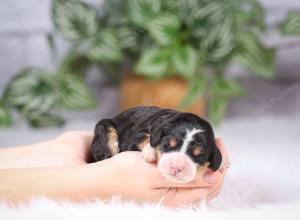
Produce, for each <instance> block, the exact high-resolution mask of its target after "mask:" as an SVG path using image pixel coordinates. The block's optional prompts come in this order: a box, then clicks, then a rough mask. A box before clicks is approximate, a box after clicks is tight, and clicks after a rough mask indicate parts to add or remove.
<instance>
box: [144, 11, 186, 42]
mask: <svg viewBox="0 0 300 220" xmlns="http://www.w3.org/2000/svg"><path fill="white" fill-rule="evenodd" d="M179 28H180V20H179V19H178V17H177V16H175V15H173V14H163V15H159V16H157V17H156V18H155V19H153V20H152V21H150V22H149V24H148V25H147V29H148V31H149V33H150V35H151V36H152V37H153V39H154V40H155V41H156V43H157V44H158V45H162V46H164V45H170V44H172V43H173V42H174V41H175V39H176V38H178V36H179Z"/></svg>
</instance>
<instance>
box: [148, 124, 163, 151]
mask: <svg viewBox="0 0 300 220" xmlns="http://www.w3.org/2000/svg"><path fill="white" fill-rule="evenodd" d="M164 132H165V128H164V127H156V128H152V129H151V132H150V144H151V146H152V147H156V146H157V145H158V144H159V142H160V140H161V139H162V137H163V136H164Z"/></svg>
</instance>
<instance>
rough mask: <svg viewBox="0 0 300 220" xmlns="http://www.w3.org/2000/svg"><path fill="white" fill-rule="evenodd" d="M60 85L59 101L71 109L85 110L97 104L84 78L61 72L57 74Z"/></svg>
mask: <svg viewBox="0 0 300 220" xmlns="http://www.w3.org/2000/svg"><path fill="white" fill-rule="evenodd" d="M57 81H58V85H59V91H60V92H59V103H60V104H61V105H62V106H64V107H66V108H69V109H75V110H85V109H92V108H95V107H96V106H97V102H96V100H95V98H94V96H93V95H92V94H91V91H90V89H89V88H88V87H87V86H86V85H85V83H84V81H83V79H82V78H81V77H79V76H76V75H73V74H66V73H64V74H60V75H58V76H57Z"/></svg>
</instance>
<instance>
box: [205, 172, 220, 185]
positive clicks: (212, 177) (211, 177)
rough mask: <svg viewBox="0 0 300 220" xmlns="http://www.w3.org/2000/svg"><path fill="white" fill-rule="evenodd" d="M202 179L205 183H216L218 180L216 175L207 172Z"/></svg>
mask: <svg viewBox="0 0 300 220" xmlns="http://www.w3.org/2000/svg"><path fill="white" fill-rule="evenodd" d="M204 180H205V181H206V182H207V183H211V184H213V183H216V182H217V181H218V176H217V175H215V174H214V173H207V174H205V175H204Z"/></svg>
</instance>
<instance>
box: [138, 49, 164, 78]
mask: <svg viewBox="0 0 300 220" xmlns="http://www.w3.org/2000/svg"><path fill="white" fill-rule="evenodd" d="M168 66H169V59H168V58H167V57H166V56H165V55H164V51H163V50H161V49H158V48H152V49H149V50H146V51H145V52H144V53H143V55H142V57H141V58H140V59H139V61H138V63H137V65H136V67H135V71H136V73H137V74H141V75H146V76H150V77H161V76H163V75H164V74H166V72H167V70H168Z"/></svg>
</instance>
